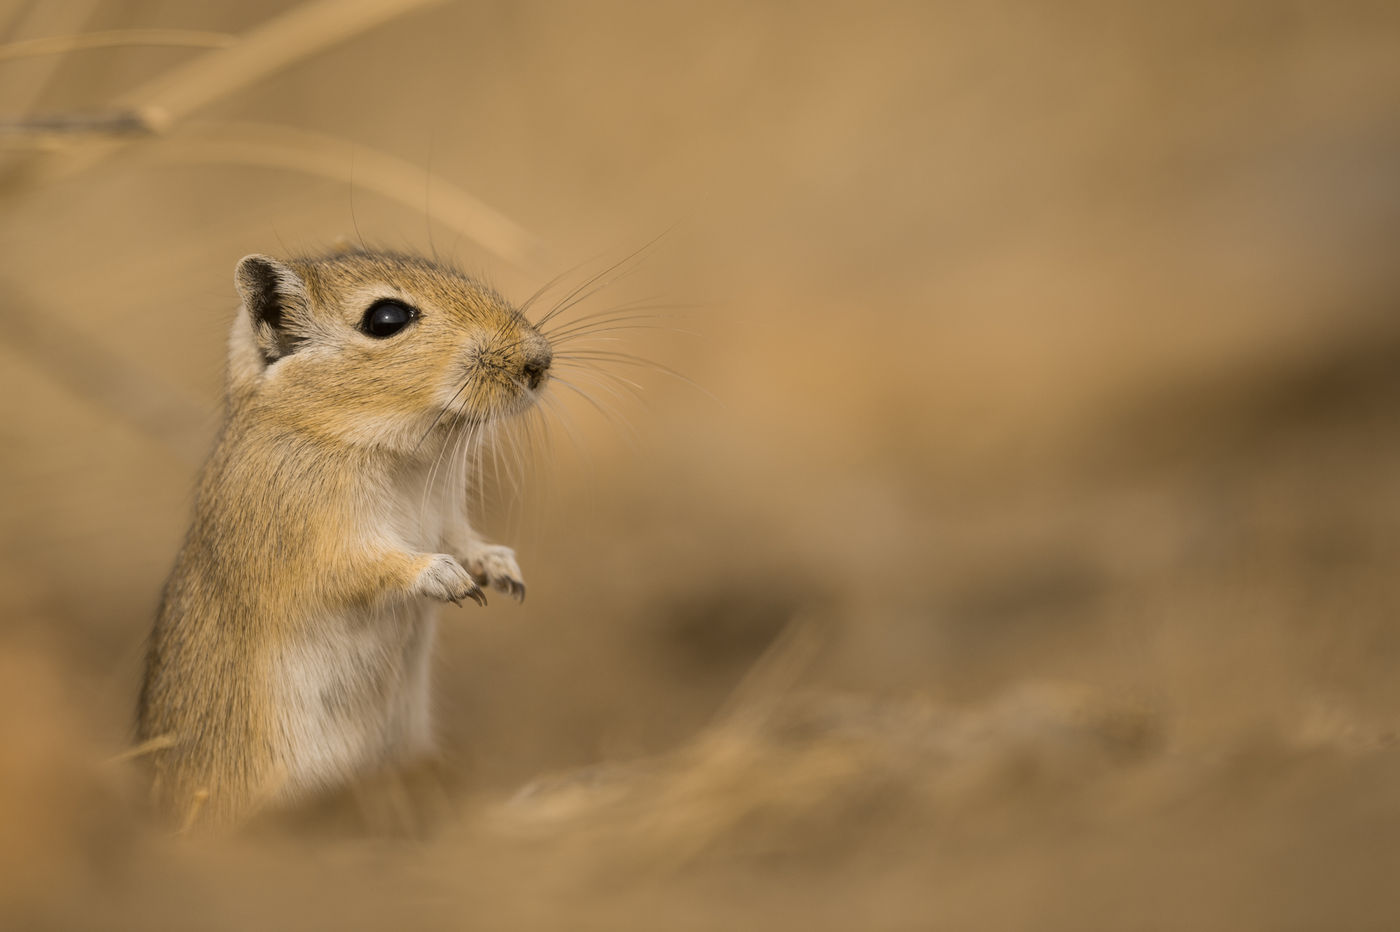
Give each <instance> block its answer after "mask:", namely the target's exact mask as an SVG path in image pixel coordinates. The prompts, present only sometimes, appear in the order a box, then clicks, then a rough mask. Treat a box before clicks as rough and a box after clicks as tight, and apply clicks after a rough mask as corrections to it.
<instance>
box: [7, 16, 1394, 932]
mask: <svg viewBox="0 0 1400 932" xmlns="http://www.w3.org/2000/svg"><path fill="white" fill-rule="evenodd" d="M1157 6H1158V8H1155V9H1149V8H1148V6H1147V5H1131V4H1130V5H1122V4H1109V3H1102V4H1097V3H1079V2H1072V3H1056V4H1035V3H1029V2H1011V3H994V4H982V5H975V6H974V5H964V6H962V7H957V6H951V5H942V4H931V3H930V4H918V3H911V4H893V3H888V4H887V3H879V4H872V5H865V4H850V5H841V4H779V3H772V4H739V3H733V4H730V3H716V4H704V5H693V6H687V5H680V4H646V3H601V2H600V3H591V2H590V3H534V2H524V3H499V4H484V3H456V4H442V5H430V6H427V7H425V8H423V9H418V10H404V11H398V12H399V13H400V15H396V16H392V17H388V18H386V19H385V20H384V21H383V22H382V23H379V24H377V25H374V26H373V27H366V28H365V29H363V30H362V31H360V32H358V33H357V34H356V35H353V36H349V37H347V38H345V39H344V40H343V41H340V42H338V43H336V44H333V45H330V46H328V47H326V48H324V49H319V50H317V49H310V48H308V49H307V50H305V51H304V52H301V53H297V54H295V55H293V56H291V58H292V60H291V61H289V62H287V63H286V64H285V67H280V68H277V69H273V70H269V71H268V73H267V74H265V75H262V76H260V77H257V78H256V79H253V78H249V79H248V80H246V81H244V82H242V83H241V84H239V83H237V82H234V84H233V85H231V86H229V87H227V88H226V89H225V90H224V91H223V92H221V93H218V94H209V95H207V97H206V98H204V99H199V100H197V101H196V102H195V103H194V104H190V105H189V106H188V107H187V108H186V111H181V112H179V113H178V114H177V116H178V119H175V120H174V121H173V122H172V123H171V124H170V125H169V126H168V127H164V130H165V131H164V132H162V133H160V134H156V135H150V136H124V137H120V138H116V139H113V138H110V137H107V136H103V135H92V134H89V135H86V136H67V137H62V138H60V137H56V136H53V135H52V134H50V135H46V136H43V137H42V138H40V137H39V136H37V135H36V134H35V133H33V132H6V133H4V134H3V135H0V144H3V145H4V147H5V148H3V149H0V199H2V202H3V210H0V254H3V256H4V260H3V264H0V289H3V290H2V291H0V294H3V301H0V323H3V327H4V334H5V339H4V340H2V341H0V359H3V362H0V394H3V397H5V398H6V399H7V403H6V404H5V405H3V407H2V408H0V449H2V450H3V451H4V454H3V456H0V487H3V488H4V489H5V492H4V494H3V496H0V547H3V559H0V611H2V612H3V616H4V619H5V621H4V624H3V626H0V734H3V735H4V738H5V741H4V745H3V748H0V825H3V826H4V827H5V828H4V831H3V833H0V920H3V921H0V925H4V926H5V927H6V928H42V929H64V928H107V929H118V930H119V929H128V928H129V929H142V930H149V929H159V928H171V929H185V928H191V927H199V928H216V929H225V928H226V929H246V928H264V927H282V928H288V927H291V928H301V927H306V928H326V929H357V928H364V929H381V928H425V929H432V928H442V929H455V928H463V927H470V928H541V929H628V928H636V929H692V928H695V929H698V928H763V929H766V928H774V929H782V928H803V929H812V928H830V929H855V928H859V929H927V928H948V929H969V930H971V929H1027V928H1033V929H1046V930H1051V929H1065V930H1079V929H1092V928H1103V929H1115V930H1122V929H1144V930H1147V929H1231V930H1233V929H1246V928H1249V929H1315V928H1347V929H1372V928H1374V929H1387V928H1394V927H1396V926H1397V925H1398V924H1400V894H1398V893H1397V892H1396V886H1395V876H1396V874H1397V869H1400V679H1397V677H1396V676H1395V668H1396V665H1397V664H1398V663H1400V627H1397V617H1396V613H1397V608H1400V573H1397V571H1396V567H1397V558H1400V533H1397V532H1400V424H1397V412H1400V317H1397V298H1398V297H1400V264H1397V262H1396V260H1395V247H1394V243H1395V241H1396V237H1397V234H1400V172H1397V171H1396V166H1397V165H1400V15H1397V12H1396V10H1395V9H1394V7H1393V5H1386V4H1362V3H1245V2H1232V3H1227V4H1218V3H1204V2H1201V3H1195V2H1191V3H1183V4H1175V5H1170V6H1168V5H1157ZM352 7H354V5H353V4H345V5H344V11H345V13H344V15H345V16H350V15H351V10H352ZM291 8H292V7H291V6H290V5H287V4H278V3H269V2H251V3H239V4H233V3H227V4H217V5H216V4H201V5H199V6H198V8H195V7H193V6H191V5H188V4H179V3H169V2H154V0H150V2H135V0H133V2H118V0H101V2H78V0H73V2H65V3H62V4H49V3H13V2H12V3H4V4H0V38H3V39H4V40H5V41H15V40H20V39H28V38H32V37H37V36H49V35H58V34H65V33H74V32H87V31H94V30H107V29H125V28H136V27H141V28H163V29H174V28H179V29H195V30H203V31H206V32H212V33H220V34H231V35H240V36H244V37H247V36H249V34H250V33H251V31H252V30H254V28H255V27H257V26H258V25H259V24H261V23H264V22H266V21H268V20H270V19H271V18H273V17H275V16H277V15H279V14H282V13H285V12H286V11H287V10H289V9H291ZM317 28H321V29H324V25H323V26H320V27H317ZM206 38H207V37H206ZM215 38H216V39H217V37H215ZM209 41H213V40H209ZM244 41H245V42H248V41H252V40H251V39H249V38H245V40H244ZM211 54H214V53H213V52H212V51H211V50H210V49H208V48H201V49H192V48H180V47H169V46H164V47H162V46H149V45H147V46H139V47H136V46H132V47H111V48H99V49H88V50H73V51H69V52H67V53H66V54H60V55H49V56H32V57H24V58H11V59H7V60H0V118H3V119H4V120H6V121H13V120H16V119H21V118H23V117H25V116H26V115H29V116H30V117H33V116H35V115H54V114H60V115H69V116H72V115H86V118H87V119H88V120H91V118H92V115H93V114H99V113H102V112H104V111H105V110H106V109H107V108H109V107H110V106H113V105H114V102H115V105H120V104H122V103H123V102H125V103H130V102H131V100H132V99H133V95H134V98H137V99H142V98H141V95H142V93H143V89H150V88H151V87H153V86H157V85H152V84H151V82H153V81H157V80H158V79H160V78H161V76H163V75H169V74H171V73H173V70H174V69H177V68H179V67H182V66H184V65H187V64H189V63H191V62H194V61H196V60H198V59H199V58H200V57H201V56H207V55H211ZM201 81H203V82H206V83H204V84H201V83H200V82H201ZM207 81H208V78H207V75H206V76H205V77H203V78H200V77H198V76H197V75H196V77H194V78H185V79H182V80H180V81H177V82H176V83H175V86H176V88H177V90H178V92H179V93H178V94H175V97H173V98H170V99H175V98H178V97H179V94H185V95H186V96H187V97H188V95H189V94H191V93H193V92H195V91H199V90H200V89H201V88H205V87H207ZM162 93H164V94H166V95H167V97H170V95H171V94H172V93H173V92H171V91H170V90H169V89H168V88H167V89H166V90H165V91H163V92H162ZM196 96H198V95H196ZM423 169H426V170H428V171H430V172H431V173H432V175H433V180H432V181H425V180H424V178H423V176H422V175H421V174H416V173H415V172H419V171H421V170H423ZM473 199H478V200H479V202H480V204H482V205H486V206H487V207H489V210H486V211H484V210H483V209H482V208H481V207H480V206H479V205H478V203H477V200H473ZM483 218H485V219H483ZM491 218H505V220H506V223H507V225H506V226H501V225H500V224H497V225H496V226H492V225H491V222H489V221H490V220H491ZM503 231H504V232H503ZM511 231H516V232H515V233H512V232H511ZM516 233H518V234H519V235H518V236H517V235H516ZM663 233H664V235H662V236H661V238H660V239H659V240H658V241H656V242H655V243H653V244H652V245H651V246H649V247H648V248H647V249H646V250H645V251H644V253H643V255H642V256H641V257H640V261H639V262H637V263H635V269H634V270H633V271H631V272H630V274H628V275H627V276H625V277H623V278H622V279H620V280H619V281H616V282H614V283H612V284H611V285H610V286H609V287H608V288H607V289H605V290H603V291H602V292H600V293H598V294H597V295H595V296H593V297H591V298H590V299H589V300H588V301H587V302H584V303H583V304H582V305H580V306H579V307H578V308H576V309H574V310H573V311H571V313H576V314H580V315H581V314H586V313H595V312H601V311H608V310H609V309H612V308H618V307H620V306H623V305H626V304H628V303H629V302H639V301H645V302H651V303H656V302H659V303H664V304H667V305H674V306H671V307H668V308H667V309H665V310H663V311H661V312H659V314H660V316H659V317H658V318H656V319H652V320H648V321H647V323H648V324H655V325H656V326H657V328H658V329H637V330H631V331H626V332H620V333H618V334H616V336H617V337H618V338H619V342H618V343H617V344H613V347H614V348H616V349H618V350H620V351H624V352H628V353H634V354H637V355H638V356H640V357H643V358H645V359H647V360H651V361H654V362H656V363H659V364H660V365H662V366H664V367H666V368H667V369H672V370H676V371H677V372H679V373H680V374H682V375H683V376H684V378H675V377H672V375H670V374H669V373H668V372H667V371H662V370H659V369H655V368H648V367H634V366H631V365H628V364H625V363H621V362H619V363H615V364H608V365H607V366H605V367H603V368H605V369H606V370H607V371H608V372H611V373H612V374H613V375H614V376H621V377H624V378H627V379H629V380H633V381H635V382H636V383H637V384H638V385H639V386H640V397H636V396H635V394H634V392H633V391H632V389H631V388H630V387H627V386H623V385H621V383H619V382H617V381H616V380H615V379H612V380H610V377H609V376H604V375H597V374H595V375H593V376H592V378H591V379H590V377H589V374H587V373H585V374H584V375H583V376H581V378H583V383H581V384H586V385H588V386H591V388H590V389H589V390H590V391H591V392H592V393H593V395H594V400H595V401H596V402H597V403H598V406H597V407H594V406H593V405H592V404H591V403H589V402H587V401H585V400H583V399H581V398H578V397H576V396H573V395H570V394H568V393H567V392H562V391H561V392H560V393H559V395H558V397H557V399H556V401H557V405H558V410H559V416H558V417H557V418H556V419H555V423H554V425H553V428H552V429H551V432H550V436H551V446H550V447H549V448H548V449H547V450H545V449H542V450H541V451H539V452H538V453H537V455H536V456H535V457H534V461H533V463H532V464H530V465H529V467H528V468H526V469H525V470H523V475H522V478H523V482H522V485H521V490H520V491H517V489H516V488H515V486H514V484H513V482H512V481H507V479H509V477H507V479H497V480H493V487H494V492H493V494H492V496H491V504H490V506H489V508H488V514H487V525H488V527H489V528H490V529H491V530H492V532H493V533H494V534H495V536H496V537H498V538H499V539H501V540H503V541H505V542H508V543H511V544H512V545H514V546H515V547H516V548H517V550H518V552H519V553H520V556H521V561H522V563H523V565H524V566H525V570H526V574H527V577H528V579H529V582H530V599H529V601H528V603H527V604H526V605H524V606H523V607H516V606H513V605H511V604H497V603H498V602H501V601H503V600H494V601H493V602H492V604H491V606H490V608H489V609H487V610H485V611H481V610H478V609H475V608H468V609H462V610H455V609H454V610H449V611H448V612H447V613H446V616H445V618H444V625H443V632H442V637H441V644H440V650H439V652H438V653H439V657H438V661H437V670H436V673H437V679H436V688H437V694H438V695H437V703H438V710H439V713H440V715H439V724H440V728H441V731H442V739H443V748H444V754H445V762H444V767H443V769H442V771H441V772H439V773H436V774H432V775H430V776H429V777H428V778H425V780H424V781H420V782H418V783H411V784H410V783H407V782H402V781H390V782H389V783H387V784H375V785H367V786H366V787H363V788H360V790H359V791H358V792H357V793H355V794H353V795H352V798H349V799H341V800H333V801H328V802H327V803H326V804H325V806H324V807H323V808H322V809H320V810H318V811H316V812H311V813H305V814H301V815H300V816H299V817H298V819H297V820H296V821H295V824H293V825H281V824H279V825H276V826H265V827H263V828H261V829H259V830H256V831H253V832H251V833H250V834H249V835H247V836H245V837H241V838H237V839H232V840H225V841H197V840H190V839H180V838H171V837H168V836H166V835H165V834H163V833H162V832H161V831H160V830H159V829H158V828H157V827H156V826H154V825H153V824H152V823H151V822H150V820H149V819H148V818H147V816H146V815H145V813H144V811H143V808H142V806H141V798H142V794H141V790H140V786H139V781H138V779H137V774H136V772H135V771H134V770H133V769H132V768H131V767H130V766H129V765H127V764H123V763H118V762H113V761H111V760H110V758H111V757H112V756H113V755H116V754H118V753H119V752H120V751H122V750H123V749H124V748H125V747H127V745H128V743H129V735H130V724H131V715H132V705H133V702H134V697H135V692H136V689H137V684H138V677H139V669H140V659H141V652H142V640H143V638H144V636H145V633H146V631H147V629H148V626H149V624H150V620H151V616H152V612H153V609H154V605H155V602H156V599H157V596H158V593H159V589H160V585H161V582H162V580H163V578H164V574H165V573H166V571H167V569H168V566H169V564H170V561H171V559H172V556H173V554H174V551H175V548H176V547H177V545H178V542H179V539H180V536H181V534H182V533H183V530H184V526H185V522H186V520H187V516H188V509H189V506H190V491H191V487H192V482H193V477H194V473H195V470H196V469H197V467H198V463H199V460H200V457H201V456H202V453H203V450H204V449H205V448H206V447H207V444H208V443H209V440H210V438H211V436H212V432H213V430H214V428H215V425H216V424H217V419H218V406H219V389H220V382H221V378H222V372H221V367H222V360H223V351H224V350H223V341H224V334H225V331H226V327H227V323H228V320H229V319H230V315H231V314H232V313H233V311H234V304H235V299H234V294H233V289H232V281H231V279H232V269H233V266H234V263H235V262H236V261H237V259H238V258H239V257H241V256H242V255H244V254H247V253H250V252H265V253H271V254H287V253H295V252H299V251H303V250H314V249H319V248H322V247H324V246H326V245H327V244H329V243H331V242H333V241H335V240H336V239H337V238H339V237H348V238H350V239H357V238H358V239H360V240H362V241H364V242H367V243H370V244H372V245H379V246H386V247H391V248H395V249H405V250H415V251H422V252H425V253H428V252H437V253H439V254H441V255H443V256H446V257H451V258H452V259H453V260H454V261H457V262H459V263H461V264H462V265H463V266H465V267H466V268H468V269H471V270H474V271H476V272H478V273H480V274H481V275H483V276H484V277H486V278H488V279H489V280H490V281H492V282H493V283H494V284H496V285H497V286H498V287H499V288H500V289H502V290H503V291H504V292H505V293H507V294H508V295H511V296H513V297H515V298H517V299H523V298H524V297H525V296H527V295H528V294H530V293H531V292H532V291H534V290H535V288H536V287H538V286H539V285H540V284H541V283H543V282H544V281H545V280H547V279H549V278H550V277H552V276H553V275H554V274H556V273H558V272H561V271H565V270H571V271H568V272H567V274H566V275H565V284H564V285H563V286H562V288H563V293H566V292H567V290H568V289H569V288H571V287H572V286H573V284H576V283H578V282H582V281H584V280H585V279H587V278H588V276H590V275H592V274H594V273H595V272H598V271H600V270H602V269H604V268H606V267H607V266H608V265H609V264H610V263H612V262H613V261H616V260H618V259H621V258H623V257H624V256H627V255H628V254H630V253H631V252H632V251H633V250H635V249H637V248H638V247H641V246H643V245H644V244H646V243H648V242H650V241H652V240H653V239H654V238H655V237H657V236H658V235H659V234H663ZM522 244H524V245H522ZM557 293H560V292H556V294H557ZM598 408H602V409H603V410H602V411H599V410H598Z"/></svg>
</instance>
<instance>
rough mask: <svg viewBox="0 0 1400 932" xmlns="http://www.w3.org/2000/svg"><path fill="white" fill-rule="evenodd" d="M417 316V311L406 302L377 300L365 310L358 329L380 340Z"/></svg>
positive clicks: (397, 330)
mask: <svg viewBox="0 0 1400 932" xmlns="http://www.w3.org/2000/svg"><path fill="white" fill-rule="evenodd" d="M417 316H418V312H417V311H415V310H414V309H413V308H411V307H409V306H408V305H407V304H401V303H399V302H398V301H377V302H375V303H374V305H373V306H371V307H370V309H369V310H367V311H365V316H364V319H363V320H361V321H360V329H361V330H363V331H364V332H365V333H367V334H369V335H370V336H372V337H375V338H377V339H380V340H382V339H384V338H385V337H391V336H393V335H394V334H396V333H398V332H399V331H400V330H402V329H403V328H404V327H407V326H408V324H409V322H410V321H411V320H413V318H415V317H417Z"/></svg>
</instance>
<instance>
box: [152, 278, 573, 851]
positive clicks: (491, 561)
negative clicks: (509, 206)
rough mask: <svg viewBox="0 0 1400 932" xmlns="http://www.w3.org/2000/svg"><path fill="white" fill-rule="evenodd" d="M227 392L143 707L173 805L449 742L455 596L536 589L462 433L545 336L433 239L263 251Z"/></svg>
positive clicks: (544, 368) (360, 766)
mask: <svg viewBox="0 0 1400 932" xmlns="http://www.w3.org/2000/svg"><path fill="white" fill-rule="evenodd" d="M235 283H236V285H237V289H238V292H239V295H240V296H241V298H242V301H243V307H242V309H241V311H240V313H239V314H238V315H237V318H236V320H235V322H234V326H233V332H232V335H231V337H230V341H229V344H230V345H229V359H228V380H227V411H226V417H225V420H224V424H223V429H222V431H221V433H220V435H219V439H218V441H217V443H216V445H215V447H214V451H213V454H212V455H211V457H210V459H209V461H208V463H207V464H206V465H205V467H204V471H203V473H202V475H201V478H200V481H199V486H198V492H197V496H196V501H195V508H194V520H193V524H192V526H191V527H190V530H189V534H188V536H187V537H186V539H185V542H184V545H183V547H182V548H181V549H180V552H179V555H178V557H177V558H176V561H175V567H174V570H173V571H172V572H171V575H170V578H169V580H168V581H167V583H166V585H165V590H164V594H163V597H162V599H161V605H160V609H159V613H158V616H157V619H156V622H155V627H154V630H153V631H152V634H151V639H150V645H149V653H148V656H147V661H146V672H145V680H144V683H143V686H142V689H141V698H140V703H139V710H138V732H139V738H140V739H142V740H144V741H147V742H152V743H153V744H154V746H156V747H157V748H158V749H157V750H155V751H153V753H151V755H150V758H151V762H152V768H153V774H152V776H153V793H154V798H155V800H156V802H157V804H158V805H159V807H160V808H161V809H162V810H163V811H164V812H165V813H167V814H168V815H169V816H170V817H171V818H172V819H174V820H177V821H182V822H185V823H190V824H192V823H195V822H197V823H199V824H201V825H206V826H207V825H219V824H224V825H227V824H230V823H236V822H238V821H240V820H242V819H244V818H246V817H247V816H249V815H250V814H252V813H253V812H254V811H255V810H257V809H258V808H260V807H261V806H263V805H265V804H271V805H277V804H287V803H292V802H295V801H297V800H300V799H304V798H306V797H308V796H311V795H313V794H315V793H316V792H317V791H319V790H323V789H328V788H332V787H335V786H338V785H342V784H344V783H346V782H348V781H350V780H351V779H353V778H354V777H355V776H356V775H357V774H361V773H364V772H367V771H370V770H374V769H377V768H380V767H384V766H392V765H394V764H395V763H397V762H407V761H410V760H412V759H414V758H416V757H419V756H427V755H430V754H431V752H432V749H433V736H432V730H431V725H430V721H429V693H428V669H429V655H430V651H431V647H432V642H433V637H434V627H435V619H434V616H435V612H436V607H435V605H434V603H435V602H456V603H460V600H462V599H473V600H475V601H477V602H479V603H481V604H485V601H486V600H485V596H484V594H483V591H482V587H483V586H494V587H495V588H497V589H499V590H501V591H504V592H507V593H509V594H511V595H514V596H516V597H518V598H519V597H523V596H524V592H525V586H524V582H523V580H522V578H521V574H520V569H519V567H518V566H517V564H516V560H515V555H514V553H513V551H511V550H510V549H509V548H507V547H501V546H495V545H491V544H488V543H486V542H485V541H483V540H482V539H481V538H480V537H478V536H477V535H476V534H475V533H474V532H473V531H472V529H471V527H470V525H469V524H468V521H467V515H466V507H465V505H466V502H465V500H466V497H467V496H466V488H467V475H466V469H467V463H468V461H469V460H470V459H471V457H470V456H466V455H463V449H464V446H465V445H466V444H468V443H470V442H471V441H473V440H474V439H477V438H476V435H477V434H479V432H480V431H482V430H483V428H487V429H489V428H488V425H489V424H490V423H491V422H492V421H494V420H496V419H500V418H505V417H509V416H511V415H513V414H516V413H519V412H521V411H523V410H525V409H526V408H528V407H529V406H530V405H531V404H532V403H533V402H534V400H535V398H536V397H537V393H538V392H539V391H540V390H541V389H542V387H543V385H544V383H545V381H546V379H547V376H548V371H549V367H550V362H551V359H552V354H551V350H550V345H549V343H548V341H547V340H546V339H545V338H544V337H543V336H541V335H540V333H539V332H538V331H536V330H535V328H534V327H532V326H531V325H530V323H529V322H528V321H527V320H526V319H525V317H524V316H523V315H522V314H521V313H520V312H519V311H517V310H516V309H514V308H513V307H512V306H511V305H510V304H509V303H507V302H506V301H505V300H504V299H503V298H501V297H500V296H499V295H497V294H496V293H495V292H493V291H491V290H490V289H489V288H487V287H485V286H483V285H481V284H479V283H478V282H476V281H474V280H472V279H470V278H468V277H466V276H464V275H461V274H459V273H456V272H454V271H450V270H448V269H445V268H443V267H441V266H439V265H437V264H434V263H432V262H428V261H426V260H423V259H419V258H412V257H406V256H400V255H391V254H385V253H374V252H349V253H341V254H333V255H329V256H324V257H320V258H303V259H289V260H286V261H278V260H274V259H270V258H266V257H264V256H249V257H247V258H245V259H243V260H242V261H241V262H240V263H239V264H238V268H237V272H236V274H235Z"/></svg>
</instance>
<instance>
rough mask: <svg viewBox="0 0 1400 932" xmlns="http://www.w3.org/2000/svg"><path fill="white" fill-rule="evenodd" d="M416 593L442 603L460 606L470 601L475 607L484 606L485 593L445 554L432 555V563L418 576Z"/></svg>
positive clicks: (458, 564)
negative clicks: (465, 601) (464, 601)
mask: <svg viewBox="0 0 1400 932" xmlns="http://www.w3.org/2000/svg"><path fill="white" fill-rule="evenodd" d="M418 592H419V593H420V594H422V595H426V596H428V597H429V598H433V599H438V600H439V601H442V602H451V603H452V604H454V605H461V604H462V600H463V599H471V600H472V601H473V602H475V603H476V604H477V605H485V604H486V593H485V592H483V591H482V589H481V587H480V586H479V585H477V583H476V580H475V579H472V577H471V574H470V573H468V572H467V571H466V570H465V569H463V568H462V564H460V563H458V562H457V561H456V560H454V559H453V558H452V557H449V556H448V555H447V554H445V553H435V554H433V557H432V561H431V562H430V563H429V564H428V565H427V567H425V568H424V569H423V572H421V573H419V574H418Z"/></svg>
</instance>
